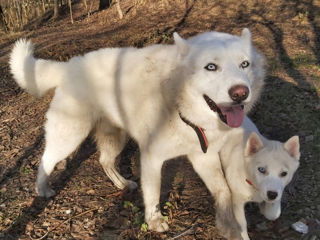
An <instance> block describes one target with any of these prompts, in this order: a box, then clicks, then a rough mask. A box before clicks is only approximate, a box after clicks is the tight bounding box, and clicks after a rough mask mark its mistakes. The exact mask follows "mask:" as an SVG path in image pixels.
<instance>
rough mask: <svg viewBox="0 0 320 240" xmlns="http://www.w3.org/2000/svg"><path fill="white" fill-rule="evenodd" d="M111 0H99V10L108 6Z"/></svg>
mask: <svg viewBox="0 0 320 240" xmlns="http://www.w3.org/2000/svg"><path fill="white" fill-rule="evenodd" d="M110 3H111V0H100V1H99V10H103V9H105V8H108V7H110Z"/></svg>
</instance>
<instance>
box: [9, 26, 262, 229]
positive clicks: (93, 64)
mask: <svg viewBox="0 0 320 240" xmlns="http://www.w3.org/2000/svg"><path fill="white" fill-rule="evenodd" d="M174 40H175V44H174V45H152V46H149V47H146V48H142V49H135V48H105V49H100V50H97V51H93V52H90V53H88V54H85V55H84V56H78V57H74V58H72V59H71V60H70V61H68V62H55V61H50V60H43V59H35V58H34V57H33V45H32V43H31V42H30V41H26V40H19V41H17V42H16V44H15V46H14V48H13V50H12V53H11V59H10V66H11V72H12V74H13V76H14V78H15V80H16V81H17V83H18V84H19V85H20V86H21V87H22V88H25V89H26V90H27V91H28V92H29V93H31V94H33V95H36V96H41V95H43V94H44V93H45V92H46V91H47V90H48V89H50V88H54V87H55V88H56V90H55V96H54V98H53V100H52V102H51V105H50V108H49V110H48V112H47V115H46V116H47V122H46V125H45V131H46V135H45V139H46V147H45V151H44V154H43V157H42V159H41V163H40V167H39V172H38V177H37V186H36V189H37V192H38V194H39V195H40V196H45V197H50V196H52V195H53V194H54V192H53V191H52V190H51V189H50V188H49V185H48V176H49V175H50V173H51V172H52V170H53V169H54V166H55V165H56V164H57V163H58V162H59V161H61V160H62V159H64V158H66V157H67V156H68V155H69V154H70V153H71V152H72V151H74V150H75V149H76V148H77V146H78V145H79V144H80V143H81V142H82V141H83V139H84V138H86V136H87V135H88V133H89V132H90V131H91V129H95V131H96V138H97V144H98V148H99V150H100V152H101V156H100V162H101V164H102V166H103V168H104V170H105V172H106V174H107V175H108V176H109V178H110V179H111V180H112V181H113V182H114V184H115V185H116V186H117V187H119V188H121V189H122V188H124V187H126V186H127V187H130V188H134V187H136V184H135V183H134V182H132V181H130V180H126V179H124V178H123V177H122V176H121V175H120V174H119V173H118V172H117V171H116V169H115V167H114V159H115V157H116V156H117V154H119V152H120V151H121V149H122V148H123V145H124V139H125V134H126V133H128V134H129V135H130V136H131V137H133V138H134V139H135V140H136V141H137V142H138V144H139V147H140V152H141V184H142V189H143V198H144V204H145V219H146V222H147V223H148V225H149V228H150V229H152V230H156V231H165V230H167V229H168V225H167V223H166V222H165V221H164V220H163V217H162V215H161V212H160V208H159V196H160V181H161V167H162V164H163V162H164V161H165V160H167V159H170V158H174V157H177V156H180V155H187V156H188V157H189V159H190V161H191V162H192V164H193V166H194V169H195V170H196V171H197V173H198V174H199V175H200V177H201V178H202V179H203V181H204V182H205V184H206V185H207V187H208V188H209V190H210V191H211V193H212V194H213V195H217V194H215V193H217V192H219V195H217V199H216V204H217V205H218V206H219V205H222V206H224V205H225V203H226V202H231V194H230V191H229V190H228V189H227V188H226V187H224V186H227V183H226V181H225V179H224V176H223V173H222V169H221V164H220V159H219V154H218V151H219V150H220V148H221V146H222V145H223V143H224V139H225V138H226V137H227V135H228V132H229V130H230V129H231V128H230V127H239V126H240V125H241V123H242V121H243V117H244V114H245V112H247V111H248V110H249V109H250V108H251V106H252V104H254V102H255V101H256V99H257V98H258V96H259V93H260V90H261V88H262V86H263V78H264V58H263V57H262V56H261V55H260V54H258V53H257V52H256V50H255V49H254V47H253V46H252V41H251V33H250V31H249V30H248V29H244V30H243V31H242V35H241V36H240V37H238V36H235V35H230V34H226V33H218V32H208V33H203V34H199V35H197V36H195V37H193V38H191V39H189V40H184V39H183V38H181V37H180V36H179V35H178V34H177V33H175V34H174ZM199 141H200V143H201V146H200V144H199ZM206 151H208V153H207V154H205V152H206ZM217 185H218V186H221V189H222V190H221V191H220V190H219V189H217V188H216V186H217ZM218 209H219V211H218V213H217V220H218V222H219V221H220V222H221V221H224V220H225V221H229V219H231V215H232V211H231V213H230V212H226V211H230V210H229V209H224V208H223V207H218Z"/></svg>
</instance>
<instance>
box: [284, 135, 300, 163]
mask: <svg viewBox="0 0 320 240" xmlns="http://www.w3.org/2000/svg"><path fill="white" fill-rule="evenodd" d="M283 147H284V149H285V150H286V151H287V152H288V153H289V154H290V156H291V157H293V158H295V159H296V160H298V161H299V159H300V143H299V137H298V136H293V137H291V138H290V139H289V140H288V141H286V142H285V143H284V145H283Z"/></svg>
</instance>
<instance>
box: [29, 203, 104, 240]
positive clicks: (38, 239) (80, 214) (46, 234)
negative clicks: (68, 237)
mask: <svg viewBox="0 0 320 240" xmlns="http://www.w3.org/2000/svg"><path fill="white" fill-rule="evenodd" d="M98 209H99V208H98V207H96V208H92V209H89V210H87V211H84V212H82V213H79V214H77V215H74V216H72V217H70V218H68V219H67V220H64V221H63V222H61V223H60V224H58V225H57V226H55V227H54V228H52V229H50V230H48V231H47V232H46V233H45V234H44V235H43V236H42V237H40V238H33V237H31V235H30V234H28V235H29V237H30V238H31V239H32V240H42V239H44V238H45V237H46V236H48V234H49V233H50V232H52V231H54V230H56V229H57V228H58V227H60V226H61V225H63V224H65V223H67V222H69V221H70V220H71V219H73V218H76V217H80V216H82V215H84V214H86V213H88V212H93V211H95V210H98Z"/></svg>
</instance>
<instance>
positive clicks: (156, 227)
mask: <svg viewBox="0 0 320 240" xmlns="http://www.w3.org/2000/svg"><path fill="white" fill-rule="evenodd" d="M147 223H148V229H149V230H152V231H156V232H165V231H167V230H168V229H169V225H168V223H167V222H166V220H165V219H164V218H163V216H162V215H161V214H160V215H159V216H157V217H154V218H152V219H149V220H147Z"/></svg>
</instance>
